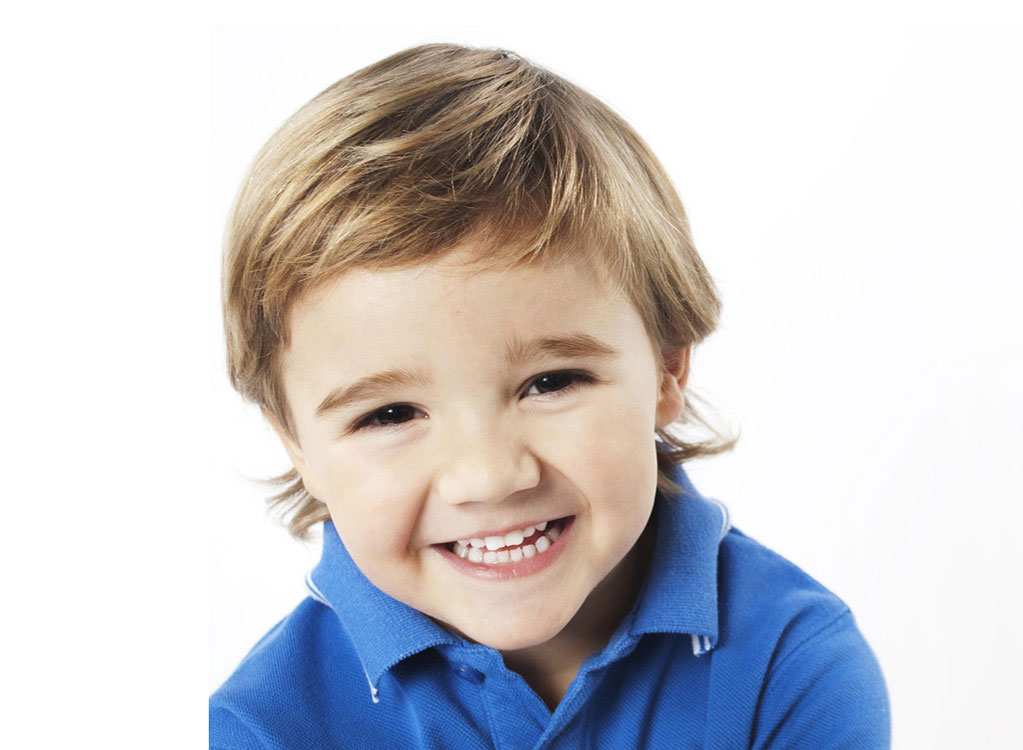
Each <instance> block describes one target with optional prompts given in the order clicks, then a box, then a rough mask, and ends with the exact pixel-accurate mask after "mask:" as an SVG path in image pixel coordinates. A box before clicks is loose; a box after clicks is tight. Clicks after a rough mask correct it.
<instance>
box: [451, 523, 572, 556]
mask: <svg viewBox="0 0 1023 750" xmlns="http://www.w3.org/2000/svg"><path fill="white" fill-rule="evenodd" d="M571 518H572V517H571V516H566V517H565V518H557V519H555V520H553V521H549V522H547V521H544V522H542V523H539V524H537V525H536V526H527V527H525V528H524V529H519V530H517V531H511V532H509V533H507V534H504V535H503V536H488V537H486V538H482V539H460V540H458V541H455V542H449V543H448V544H445V545H444V547H445V548H446V549H447V550H448V551H449V552H451V553H452V554H454V555H457V556H458V557H461V558H463V559H465V560H468V561H469V562H471V563H482V564H484V565H501V564H504V563H516V562H519V561H521V560H528V559H529V558H531V557H536V556H537V555H542V554H543V553H544V552H546V551H547V550H548V549H549V548H550V546H551V545H552V544H553V543H554V542H555V541H557V539H558V537H559V536H561V532H562V531H563V530H564V528H565V523H566V522H567V521H568V520H569V519H571Z"/></svg>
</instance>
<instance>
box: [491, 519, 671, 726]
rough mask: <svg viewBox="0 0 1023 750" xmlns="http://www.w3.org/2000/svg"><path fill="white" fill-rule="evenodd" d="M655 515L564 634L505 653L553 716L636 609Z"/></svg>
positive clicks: (652, 534)
mask: <svg viewBox="0 0 1023 750" xmlns="http://www.w3.org/2000/svg"><path fill="white" fill-rule="evenodd" d="M654 515H656V514H651V519H650V521H648V522H647V525H646V528H645V529H644V530H643V533H642V534H640V537H639V539H638V540H637V541H636V544H635V545H633V548H632V549H631V550H630V551H629V553H628V554H627V555H626V556H625V557H624V558H623V559H622V561H621V562H620V563H618V565H617V566H616V567H615V568H614V570H612V571H611V573H610V574H609V575H608V576H607V577H606V578H605V579H604V580H603V581H601V583H600V585H599V586H597V588H596V589H594V590H593V592H592V593H591V594H590V595H589V597H587V599H586V601H585V602H584V603H583V606H582V607H580V608H579V611H578V612H577V613H576V615H575V617H573V618H572V620H571V621H570V622H569V623H568V625H566V626H565V628H564V629H562V631H561V632H560V633H558V634H557V635H556V636H554V637H553V638H551V639H550V640H549V641H546V642H544V643H540V644H538V645H536V646H530V647H529V648H522V649H515V650H513V651H502V652H501V654H502V656H503V657H504V663H505V666H507V667H508V669H511V670H512V671H514V672H518V673H519V674H520V675H522V677H523V679H524V680H525V681H526V682H527V683H528V684H529V686H530V687H531V688H533V690H534V691H536V693H537V695H539V696H540V698H541V699H542V700H543V702H544V703H545V704H547V707H548V708H549V709H550V710H551V711H553V710H554V709H555V708H556V707H557V705H558V703H560V702H561V699H562V698H563V697H564V696H565V693H566V692H567V691H568V686H569V685H570V684H571V683H572V680H573V679H574V678H575V675H576V673H577V672H578V671H579V667H580V666H581V665H582V663H583V661H585V660H586V658H587V657H589V656H590V655H591V654H594V653H596V652H597V651H599V650H600V649H602V648H604V646H606V645H607V643H608V641H609V640H610V639H611V636H612V635H613V634H614V632H615V629H616V628H617V627H618V625H619V624H620V623H621V621H622V619H623V618H624V617H625V616H626V615H627V614H628V613H629V611H630V610H631V609H632V605H633V604H634V603H635V600H636V597H637V595H638V594H639V591H640V588H641V586H642V584H643V578H644V576H645V575H646V571H647V568H648V567H649V564H650V557H651V554H652V551H653V546H654V544H653V543H654V535H655V532H656V529H655V523H654V520H653V516H654Z"/></svg>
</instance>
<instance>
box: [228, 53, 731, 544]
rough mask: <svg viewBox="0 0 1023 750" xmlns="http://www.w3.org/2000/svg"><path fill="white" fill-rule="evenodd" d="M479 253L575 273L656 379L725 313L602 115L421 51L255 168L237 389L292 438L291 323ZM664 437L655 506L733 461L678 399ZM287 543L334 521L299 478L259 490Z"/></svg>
mask: <svg viewBox="0 0 1023 750" xmlns="http://www.w3.org/2000/svg"><path fill="white" fill-rule="evenodd" d="M469 238H474V239H481V240H483V241H484V242H483V243H482V244H483V246H486V247H487V248H488V250H489V251H490V252H489V253H488V255H487V257H486V258H481V259H480V263H481V264H485V265H488V266H489V265H499V264H504V265H515V264H520V263H531V262H536V261H544V262H545V261H551V260H557V259H559V258H563V257H565V256H566V255H573V256H576V257H584V258H586V260H587V262H588V263H590V264H591V265H593V266H595V267H599V268H600V269H602V271H603V272H604V274H605V277H606V278H608V279H609V280H611V281H612V282H613V283H615V284H616V285H617V286H618V288H620V289H621V290H623V291H624V292H625V293H627V294H628V296H629V298H630V299H631V300H632V302H633V303H634V304H635V306H636V308H637V310H638V311H639V314H640V316H641V318H642V319H643V323H644V325H645V326H646V330H647V333H648V334H649V336H650V338H651V341H652V342H654V343H655V345H656V346H655V350H659V351H660V352H661V353H662V357H661V362H660V364H661V369H662V372H665V371H666V370H665V367H666V360H667V358H668V357H670V354H671V352H673V351H675V352H677V351H678V350H679V349H681V348H682V347H685V346H687V345H691V344H696V343H697V342H699V341H701V340H702V339H703V338H705V337H706V336H707V335H708V334H709V333H710V332H711V331H712V330H713V329H714V327H715V325H716V322H717V317H718V314H719V310H720V302H719V299H718V296H717V294H716V291H715V288H714V284H713V282H712V280H711V278H710V276H709V274H708V273H707V270H706V269H705V268H704V265H703V262H702V261H701V260H700V257H699V255H698V254H697V252H696V250H695V248H694V247H693V243H692V240H691V237H690V231H689V224H688V221H687V219H686V214H685V210H684V209H683V207H682V202H681V200H680V199H679V197H678V195H677V193H676V192H675V190H674V188H673V187H672V184H671V181H670V180H669V179H668V176H667V174H666V173H665V171H664V169H663V167H662V166H661V165H660V163H659V162H658V161H657V159H656V157H655V156H654V155H653V153H652V152H651V151H650V149H649V148H648V147H647V146H646V144H645V143H644V142H643V141H642V140H641V139H640V138H639V136H638V135H637V134H636V133H635V132H634V131H633V130H632V128H631V127H629V125H628V124H627V123H626V122H625V121H624V120H622V119H621V118H620V117H619V116H618V115H617V114H615V113H614V112H613V111H611V109H610V108H609V107H608V106H607V105H605V104H604V103H602V102H601V101H599V100H598V99H596V98H595V97H593V96H592V95H590V94H589V93H587V92H585V91H583V90H582V89H580V88H579V87H577V86H575V85H573V84H571V83H569V82H568V81H566V80H564V79H563V78H560V77H559V76H557V75H555V74H553V73H551V72H549V71H547V70H545V69H543V68H540V67H538V66H536V65H534V64H532V63H530V62H529V61H527V60H524V59H522V58H521V57H518V56H517V55H514V54H512V53H510V52H507V51H503V50H490V49H471V48H466V47H460V46H456V45H451V44H428V45H424V46H420V47H415V48H413V49H408V50H405V51H403V52H399V53H397V54H395V55H392V56H391V57H388V58H387V59H385V60H382V61H380V62H378V63H376V64H374V65H370V66H369V67H366V68H364V69H362V70H360V71H358V72H356V73H353V74H352V75H349V76H347V77H345V78H342V79H341V80H340V81H338V82H337V83H335V84H334V85H332V86H330V87H329V88H327V89H326V90H325V91H323V92H322V93H320V94H319V95H317V96H316V97H315V98H313V99H312V100H311V101H310V102H309V103H307V104H306V105H305V106H303V107H302V108H301V109H300V110H299V111H298V112H296V113H295V114H294V115H293V116H292V117H291V118H290V119H289V120H288V121H287V122H286V123H285V124H284V125H283V126H282V127H281V128H280V129H279V130H278V131H277V132H276V133H275V134H274V135H273V137H271V138H270V140H269V141H268V142H267V144H266V145H265V146H264V147H263V149H262V150H261V151H260V152H259V154H258V155H257V157H256V159H255V161H254V163H253V164H252V167H251V168H250V171H249V173H248V176H247V177H246V178H245V180H244V182H243V184H242V186H241V189H240V191H239V194H238V197H237V199H236V201H235V205H234V208H233V210H232V214H231V217H230V220H229V223H228V232H227V239H226V247H225V255H224V277H223V282H224V285H223V302H224V329H225V333H226V338H227V362H228V372H229V376H230V379H231V383H232V385H233V386H234V388H235V389H236V390H238V392H239V393H241V394H242V396H243V397H245V398H246V399H248V400H250V401H252V402H254V403H256V404H258V405H260V406H261V407H262V408H263V410H264V411H265V412H266V414H267V415H268V416H269V417H270V418H272V419H273V420H274V421H276V422H277V424H278V425H279V426H280V427H281V428H282V429H283V430H284V431H285V432H286V433H287V434H288V435H290V436H292V437H294V435H295V430H294V423H293V419H292V415H291V413H290V410H289V408H288V405H287V402H286V400H285V397H284V392H283V387H282V384H281V374H280V364H281V353H282V352H283V351H284V350H286V348H287V346H288V312H289V310H290V309H291V306H292V305H293V303H294V302H295V300H296V299H297V298H298V296H299V295H300V294H302V293H303V292H306V291H308V290H309V289H310V288H311V287H312V286H313V285H316V284H320V283H322V282H323V281H325V280H327V279H330V278H333V277H336V276H337V275H338V274H340V273H343V272H344V271H346V270H349V269H353V268H369V269H376V270H379V269H384V268H401V267H407V266H412V265H416V264H421V263H424V262H426V261H429V260H431V259H434V258H437V257H439V256H440V255H441V254H443V253H444V252H446V251H447V250H450V249H451V248H452V247H454V246H455V245H457V244H458V243H459V242H461V241H464V240H467V239H469ZM686 423H688V424H694V423H695V424H699V425H701V426H702V427H703V428H705V429H706V430H708V431H709V432H710V433H711V437H710V438H709V439H706V440H704V441H702V442H692V443H690V442H686V441H685V440H684V439H682V438H681V437H678V436H675V435H672V434H671V433H669V432H668V431H667V429H663V430H657V436H658V437H659V438H660V440H661V441H662V443H663V445H662V446H660V448H661V449H660V450H659V451H658V456H657V458H658V474H659V476H658V488H659V489H661V490H663V491H666V492H677V491H678V489H679V488H678V486H677V485H676V484H675V483H674V482H673V481H672V479H671V473H672V469H673V468H674V467H675V466H676V465H678V464H680V463H682V462H684V461H687V460H689V459H691V458H694V457H697V456H704V455H709V454H713V453H720V452H722V451H725V450H728V449H730V448H731V447H732V446H733V445H734V443H735V440H736V438H732V439H724V438H722V437H721V436H720V435H719V434H718V433H717V432H716V431H715V430H714V429H713V428H712V427H711V426H710V425H709V423H708V422H707V421H706V420H704V419H703V418H702V417H700V416H699V415H698V414H697V413H696V411H695V410H694V409H693V408H692V404H691V401H690V399H689V398H688V397H687V398H686V402H685V405H684V410H683V414H682V416H681V417H680V419H679V420H677V422H676V424H680V425H681V424H686ZM269 481H270V482H271V483H274V484H277V485H279V486H284V489H283V491H281V492H279V493H277V494H276V495H274V496H273V497H271V498H270V504H271V507H274V508H278V509H281V510H283V511H284V515H285V516H286V517H287V518H288V520H287V525H288V528H289V530H290V531H291V533H292V534H293V535H294V536H296V537H298V538H305V536H306V534H307V531H308V529H309V528H310V527H311V526H313V525H314V524H316V523H317V522H319V521H323V520H326V519H327V518H328V517H329V516H328V513H327V509H326V506H325V505H324V504H323V503H322V502H320V501H319V500H317V499H316V498H314V497H312V496H311V495H310V494H309V493H308V492H307V491H306V490H305V488H304V486H303V485H302V481H301V478H300V477H299V476H298V473H297V472H296V471H294V470H291V471H288V472H287V473H285V474H284V475H282V476H280V477H276V478H274V479H271V480H269Z"/></svg>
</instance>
